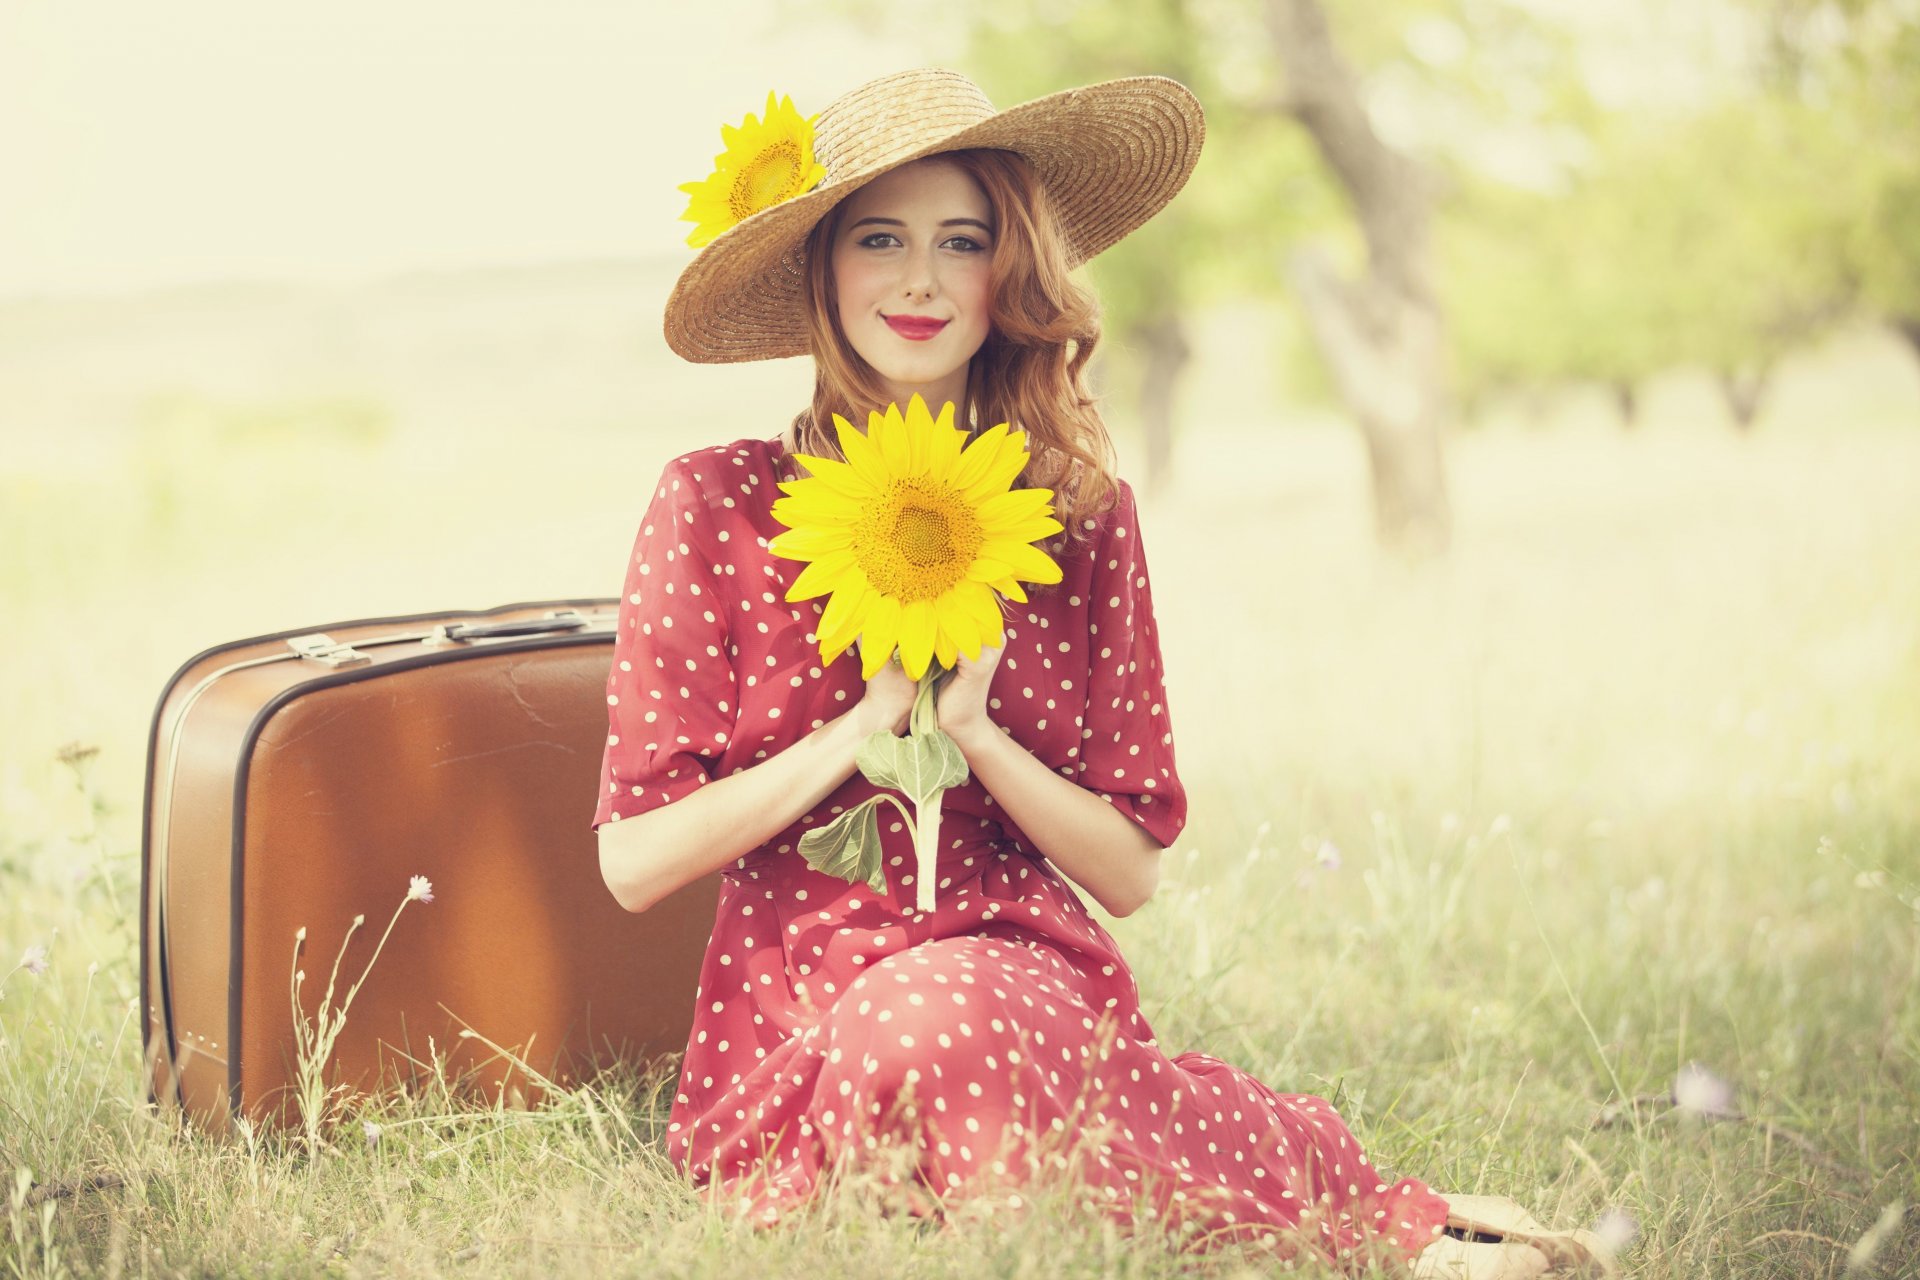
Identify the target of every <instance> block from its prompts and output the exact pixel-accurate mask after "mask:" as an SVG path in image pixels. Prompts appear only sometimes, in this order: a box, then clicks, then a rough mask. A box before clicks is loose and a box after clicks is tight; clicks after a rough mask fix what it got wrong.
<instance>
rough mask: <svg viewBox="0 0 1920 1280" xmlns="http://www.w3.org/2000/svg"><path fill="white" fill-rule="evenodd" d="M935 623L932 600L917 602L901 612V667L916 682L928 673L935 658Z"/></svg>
mask: <svg viewBox="0 0 1920 1280" xmlns="http://www.w3.org/2000/svg"><path fill="white" fill-rule="evenodd" d="M934 622H935V619H934V613H933V602H932V601H930V600H915V601H914V602H913V603H912V604H909V605H907V606H906V607H905V608H904V609H902V610H901V611H900V665H901V666H902V667H904V668H906V672H907V675H908V676H909V677H910V678H912V679H914V680H918V679H919V678H920V677H921V676H923V675H925V674H926V673H927V663H928V662H929V661H930V660H932V658H933V633H934V630H935V626H934Z"/></svg>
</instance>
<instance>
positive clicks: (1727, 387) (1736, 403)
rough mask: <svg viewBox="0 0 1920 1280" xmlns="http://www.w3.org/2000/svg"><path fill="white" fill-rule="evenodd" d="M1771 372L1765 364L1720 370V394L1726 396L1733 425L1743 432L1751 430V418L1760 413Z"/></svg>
mask: <svg viewBox="0 0 1920 1280" xmlns="http://www.w3.org/2000/svg"><path fill="white" fill-rule="evenodd" d="M1772 372H1773V371H1772V370H1771V369H1769V368H1768V367H1767V366H1765V365H1762V366H1761V367H1760V368H1758V369H1753V370H1749V371H1745V372H1735V371H1734V370H1731V369H1722V370H1721V371H1720V394H1721V395H1722V396H1724V397H1725V398H1726V401H1727V412H1728V413H1730V414H1732V415H1733V425H1734V426H1735V427H1737V428H1739V429H1740V431H1742V432H1743V433H1744V432H1748V431H1751V430H1753V420H1754V418H1755V417H1757V416H1758V415H1759V413H1760V402H1761V401H1762V400H1764V399H1765V398H1766V394H1767V380H1768V378H1770V377H1771V376H1772Z"/></svg>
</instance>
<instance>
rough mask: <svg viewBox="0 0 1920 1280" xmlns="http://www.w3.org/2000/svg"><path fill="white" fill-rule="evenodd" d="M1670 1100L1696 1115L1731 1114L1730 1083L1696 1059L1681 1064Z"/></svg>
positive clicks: (1683, 1109) (1732, 1112) (1731, 1090)
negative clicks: (1684, 1064) (1683, 1064)
mask: <svg viewBox="0 0 1920 1280" xmlns="http://www.w3.org/2000/svg"><path fill="white" fill-rule="evenodd" d="M1673 1102H1674V1105H1675V1106H1677V1107H1679V1108H1680V1109H1681V1110H1682V1111H1690V1112H1692V1113H1693V1114H1694V1115H1698V1116H1733V1115H1738V1114H1739V1112H1738V1111H1737V1110H1735V1108H1734V1105H1733V1086H1732V1085H1730V1084H1728V1083H1727V1082H1726V1081H1725V1080H1722V1079H1721V1078H1720V1077H1719V1076H1716V1075H1715V1074H1713V1072H1711V1071H1709V1070H1707V1069H1706V1068H1705V1067H1703V1066H1701V1065H1700V1064H1699V1063H1697V1062H1689V1063H1688V1064H1687V1065H1686V1066H1684V1067H1682V1068H1680V1074H1679V1075H1677V1076H1676V1077H1674V1081H1673Z"/></svg>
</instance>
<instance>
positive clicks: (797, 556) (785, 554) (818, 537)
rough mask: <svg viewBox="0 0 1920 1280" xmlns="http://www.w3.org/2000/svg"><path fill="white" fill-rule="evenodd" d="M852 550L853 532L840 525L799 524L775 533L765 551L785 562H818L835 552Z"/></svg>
mask: <svg viewBox="0 0 1920 1280" xmlns="http://www.w3.org/2000/svg"><path fill="white" fill-rule="evenodd" d="M852 548H853V531H852V530H851V529H849V528H847V527H846V526H845V525H842V524H833V525H827V524H800V523H798V522H796V523H795V527H793V528H790V529H788V530H786V531H785V532H784V533H777V534H775V535H774V536H773V539H772V541H770V542H768V543H767V550H769V551H771V552H773V554H774V555H777V556H780V557H782V558H783V559H787V560H818V559H819V558H820V557H821V556H824V555H828V554H831V553H832V552H835V551H850V550H852Z"/></svg>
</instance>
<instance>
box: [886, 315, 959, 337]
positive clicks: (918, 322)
mask: <svg viewBox="0 0 1920 1280" xmlns="http://www.w3.org/2000/svg"><path fill="white" fill-rule="evenodd" d="M886 321H887V327H888V328H889V329H892V330H893V331H894V332H895V333H897V334H899V335H900V336H901V337H903V338H910V339H912V340H913V341H915V342H925V341H926V340H927V339H928V338H931V337H932V336H933V335H934V334H936V333H939V332H940V331H941V330H942V329H944V328H946V327H947V322H946V321H945V320H935V319H933V318H932V317H931V316H887V317H886Z"/></svg>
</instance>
